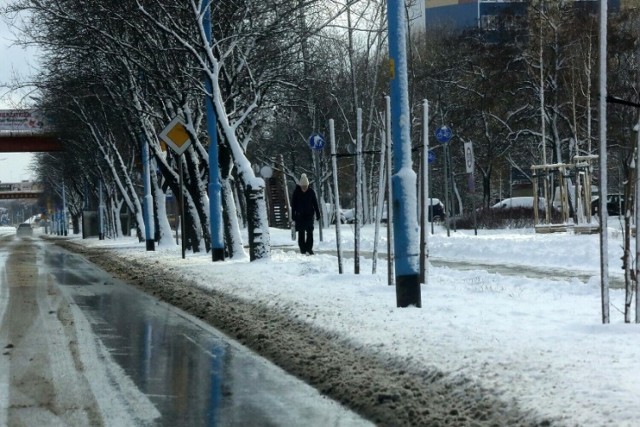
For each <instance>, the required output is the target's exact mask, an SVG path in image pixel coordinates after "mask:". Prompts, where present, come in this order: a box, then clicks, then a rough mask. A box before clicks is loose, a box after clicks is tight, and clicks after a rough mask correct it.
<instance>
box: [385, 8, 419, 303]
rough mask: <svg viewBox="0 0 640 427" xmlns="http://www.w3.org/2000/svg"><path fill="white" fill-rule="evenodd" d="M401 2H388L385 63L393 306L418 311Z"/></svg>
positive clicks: (414, 201)
mask: <svg viewBox="0 0 640 427" xmlns="http://www.w3.org/2000/svg"><path fill="white" fill-rule="evenodd" d="M404 6H405V5H404V0H389V1H388V3H387V8H388V17H389V18H388V19H389V62H390V64H389V65H390V72H391V76H390V77H391V138H392V143H393V156H394V162H393V177H392V187H393V192H392V193H393V199H392V201H393V219H394V221H393V232H394V235H395V240H394V248H395V272H396V303H397V306H398V307H408V306H411V305H413V306H415V307H421V306H422V301H421V297H420V274H419V260H420V242H419V236H420V230H419V227H418V215H417V212H416V208H417V192H416V182H417V180H416V174H415V172H414V171H413V169H412V162H411V137H410V130H411V129H410V127H411V120H410V111H409V90H408V86H409V79H408V77H407V37H406V25H407V24H406V21H405V15H404V14H405V7H404Z"/></svg>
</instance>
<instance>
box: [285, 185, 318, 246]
mask: <svg viewBox="0 0 640 427" xmlns="http://www.w3.org/2000/svg"><path fill="white" fill-rule="evenodd" d="M291 214H292V217H293V221H295V224H296V231H297V232H298V246H299V247H300V253H302V254H305V253H306V254H309V255H313V216H314V214H315V219H316V221H319V220H320V209H319V208H318V200H317V199H316V193H315V191H313V189H312V188H310V187H309V179H308V178H307V174H304V173H303V174H302V175H300V180H299V181H298V185H296V189H295V190H293V196H291Z"/></svg>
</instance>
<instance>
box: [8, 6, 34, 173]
mask: <svg viewBox="0 0 640 427" xmlns="http://www.w3.org/2000/svg"><path fill="white" fill-rule="evenodd" d="M14 40H15V35H14V34H13V33H12V30H11V29H10V28H9V27H8V26H7V23H6V21H5V19H4V17H3V16H0V109H3V110H4V109H14V108H17V106H19V105H20V102H21V99H23V98H24V95H25V93H26V92H25V91H9V90H8V89H7V87H6V86H7V85H11V84H12V83H13V82H14V81H15V78H16V77H17V78H19V79H21V80H23V79H27V78H28V77H29V76H30V75H31V74H32V73H33V71H34V70H35V69H36V67H37V57H36V51H35V50H34V49H31V48H30V49H24V48H22V47H19V46H13V41H14ZM32 158H33V156H32V155H31V154H19V153H0V182H18V181H22V180H29V179H31V178H32V174H31V172H30V171H29V163H30V162H31V159H32Z"/></svg>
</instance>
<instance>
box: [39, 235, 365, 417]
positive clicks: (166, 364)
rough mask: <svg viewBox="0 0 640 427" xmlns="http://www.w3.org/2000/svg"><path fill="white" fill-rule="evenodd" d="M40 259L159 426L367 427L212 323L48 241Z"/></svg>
mask: <svg viewBox="0 0 640 427" xmlns="http://www.w3.org/2000/svg"><path fill="white" fill-rule="evenodd" d="M45 264H46V265H47V268H48V269H49V270H50V274H51V275H53V276H54V277H55V279H56V281H57V282H59V284H60V285H62V286H61V287H62V289H63V290H64V292H65V294H67V295H68V296H69V297H70V298H71V299H72V300H73V301H74V302H75V303H76V304H77V306H78V307H79V308H80V309H81V311H82V312H83V313H84V315H85V316H86V317H87V319H88V320H89V322H90V323H91V327H92V330H93V332H94V333H95V334H96V336H97V337H98V338H99V339H100V340H101V341H102V342H103V344H104V345H105V347H106V348H107V349H108V351H109V353H110V354H111V356H112V357H113V359H114V361H115V362H116V363H118V364H119V365H120V366H121V367H122V369H124V371H125V372H126V373H127V375H128V376H129V377H130V378H131V380H132V381H133V382H134V383H135V384H136V385H137V387H138V388H139V389H140V390H141V391H142V392H143V393H144V394H145V395H146V396H147V397H148V399H149V400H150V401H151V402H152V403H153V404H154V405H155V406H156V408H157V409H158V411H159V412H160V413H161V414H162V416H161V419H160V420H158V422H157V425H166V426H177V425H180V426H246V425H251V426H300V425H305V426H313V425H317V426H326V425H334V426H347V425H348V426H355V425H370V424H368V423H367V422H365V421H364V420H362V419H360V418H359V417H357V416H356V415H355V414H353V413H351V412H349V411H346V410H345V409H344V408H342V407H340V406H339V405H338V404H337V403H335V402H333V401H331V400H329V399H326V398H324V397H322V396H321V395H319V393H318V392H317V391H315V390H314V389H312V388H311V387H309V386H307V385H306V384H304V383H302V382H301V381H299V380H297V379H295V378H293V377H291V376H289V375H287V374H285V373H284V372H283V371H281V370H280V369H278V368H277V367H275V366H273V365H271V364H270V363H269V362H267V361H266V360H264V359H262V358H259V357H257V356H255V355H254V354H253V353H250V352H249V351H248V350H246V349H245V348H243V347H241V346H240V345H239V344H237V343H235V342H233V341H230V340H228V339H227V338H226V337H224V335H222V334H221V333H219V332H218V331H216V330H214V329H213V328H211V327H209V326H206V325H204V324H203V323H202V322H200V321H198V320H197V319H195V318H192V317H191V316H188V315H186V314H184V313H182V312H180V311H178V310H177V309H175V308H173V307H170V306H168V305H166V304H164V303H160V302H159V301H157V300H156V299H154V298H153V297H150V296H149V295H147V294H144V293H142V292H140V291H138V290H137V289H135V288H133V287H130V286H128V285H125V284H123V283H121V282H119V281H118V280H115V279H113V278H112V277H110V276H109V275H107V274H106V273H104V272H102V271H101V270H99V269H97V268H96V267H94V266H93V265H92V264H90V263H89V262H87V261H86V260H84V259H83V258H81V257H79V256H77V255H74V254H71V253H68V252H66V251H63V250H62V249H59V248H55V247H53V246H51V247H50V248H49V249H48V250H47V252H46V254H45ZM141 274H143V273H142V272H141Z"/></svg>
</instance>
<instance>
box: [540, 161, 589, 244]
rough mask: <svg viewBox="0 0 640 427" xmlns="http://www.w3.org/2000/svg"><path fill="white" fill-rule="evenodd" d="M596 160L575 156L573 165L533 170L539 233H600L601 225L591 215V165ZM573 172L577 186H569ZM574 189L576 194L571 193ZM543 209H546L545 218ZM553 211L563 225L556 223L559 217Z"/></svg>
mask: <svg viewBox="0 0 640 427" xmlns="http://www.w3.org/2000/svg"><path fill="white" fill-rule="evenodd" d="M597 159H598V156H596V155H588V156H575V157H574V158H573V160H574V163H571V164H566V163H555V164H548V165H533V166H531V171H532V175H533V197H534V203H533V212H534V224H535V230H536V233H556V232H564V231H568V230H569V229H573V230H574V232H575V233H580V234H591V233H596V232H598V230H599V227H600V225H599V224H598V223H597V222H594V221H593V219H592V212H591V199H592V186H591V181H592V170H593V166H592V162H593V161H595V160H597ZM572 171H573V172H574V173H575V184H574V185H572V186H570V185H569V184H570V183H571V178H570V176H571V175H570V172H572ZM571 187H572V188H571ZM571 189H572V190H573V194H571V192H570V191H571ZM540 193H542V197H543V199H542V200H540ZM541 207H543V208H544V209H543V212H542V214H543V217H542V218H541V212H540V210H541ZM572 209H573V216H572V212H571V211H572ZM554 211H558V212H559V214H560V222H554V221H555V219H554V217H557V215H554Z"/></svg>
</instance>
